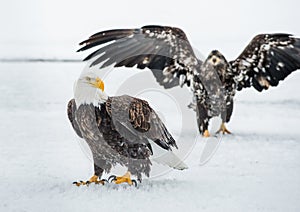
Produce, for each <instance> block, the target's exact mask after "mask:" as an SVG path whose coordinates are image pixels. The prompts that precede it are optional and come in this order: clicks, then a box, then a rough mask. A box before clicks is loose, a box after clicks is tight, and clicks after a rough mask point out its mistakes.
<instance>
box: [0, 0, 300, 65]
mask: <svg viewBox="0 0 300 212" xmlns="http://www.w3.org/2000/svg"><path fill="white" fill-rule="evenodd" d="M299 6H300V2H299V1H297V0H285V1H283V0H278V1H272V0H266V1H260V0H252V1H239V0H229V1H222V0H214V1H191V0H187V1H161V0H148V1H100V0H86V1H73V0H63V1H61V0H42V1H39V0H26V1H20V0H11V1H3V2H2V3H1V8H0V26H1V33H0V48H1V52H0V58H24V57H27V58H29V57H38V58H61V57H64V58H77V59H80V58H82V56H81V55H80V54H76V53H75V51H76V50H77V49H78V45H77V44H78V43H79V42H80V41H82V40H83V39H86V38H87V37H88V36H89V35H91V34H93V33H95V32H98V31H102V30H106V29H112V28H127V27H129V28H132V27H133V28H135V27H141V26H143V25H147V24H159V25H170V26H177V27H180V28H182V29H183V30H184V31H185V32H186V34H187V36H188V38H189V39H190V41H191V43H192V44H193V46H194V47H195V48H197V49H198V50H199V51H200V52H201V53H202V54H204V55H205V56H206V55H207V54H208V53H209V52H210V50H212V49H219V50H220V51H221V52H223V54H224V55H225V56H227V58H228V59H234V58H235V57H237V56H238V54H239V53H240V52H241V50H242V49H243V48H244V47H245V45H246V44H247V43H248V42H249V41H250V39H251V38H252V37H253V36H255V35H256V34H258V33H266V32H288V33H293V34H295V35H300V27H299V24H297V21H299V20H300V13H299V11H298V10H299Z"/></svg>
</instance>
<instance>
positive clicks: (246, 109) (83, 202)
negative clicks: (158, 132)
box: [0, 63, 300, 211]
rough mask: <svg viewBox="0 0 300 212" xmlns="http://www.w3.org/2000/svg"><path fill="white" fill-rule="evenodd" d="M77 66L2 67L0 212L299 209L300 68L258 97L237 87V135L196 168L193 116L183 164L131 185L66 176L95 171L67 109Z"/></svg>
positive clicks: (201, 144)
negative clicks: (78, 183) (84, 182)
mask: <svg viewBox="0 0 300 212" xmlns="http://www.w3.org/2000/svg"><path fill="white" fill-rule="evenodd" d="M83 67H84V64H81V63H0V79H1V81H2V82H1V83H0V93H1V98H0V117H1V125H0V132H1V142H0V167H1V169H0V179H1V186H0V199H1V201H0V211H120V210H128V211H183V210H185V211H299V210H300V203H299V202H300V131H299V124H300V113H299V109H300V92H298V91H299V86H298V82H299V80H300V73H294V74H292V75H291V76H289V77H288V78H287V79H286V80H285V81H284V82H283V83H281V84H280V85H279V87H276V88H271V89H270V90H269V91H266V92H264V93H259V94H258V93H257V92H255V91H254V90H252V89H248V90H245V91H242V92H240V93H238V95H237V97H236V105H235V110H234V115H233V117H232V121H231V123H230V124H229V125H228V128H229V129H230V130H232V131H233V132H234V134H233V135H226V136H224V137H223V138H222V139H221V143H220V145H219V146H218V149H217V150H216V152H215V154H214V155H213V156H212V157H211V159H210V160H209V161H208V162H207V163H205V164H203V165H199V164H200V157H201V153H202V151H203V149H204V148H205V147H206V145H209V143H208V141H206V140H205V139H202V138H201V137H193V133H192V132H195V131H196V126H195V125H196V124H195V120H191V124H190V125H189V126H188V128H189V129H185V130H186V131H184V138H185V141H186V142H190V143H189V145H190V146H191V147H192V149H191V150H192V151H191V152H190V154H188V158H187V159H186V160H185V162H186V163H187V164H188V165H189V167H190V168H189V169H188V170H185V171H177V170H174V171H171V172H167V173H166V174H164V175H160V176H157V177H153V178H150V179H144V181H143V183H142V184H140V185H139V187H138V188H134V187H129V186H126V185H121V186H116V185H113V184H106V185H105V186H101V185H99V186H98V185H97V186H96V185H91V186H89V187H76V186H74V185H72V182H73V181H76V180H87V179H88V178H89V177H90V176H91V175H92V174H93V167H92V164H91V161H90V160H89V158H88V157H87V155H86V153H85V152H84V151H82V145H79V143H78V139H77V137H76V135H75V133H74V132H73V129H72V128H71V126H70V124H69V122H68V120H67V115H66V104H67V102H68V100H69V99H70V98H72V95H73V83H74V81H75V80H76V79H77V77H78V76H79V74H80V72H81V69H82V68H83ZM114 85H115V86H116V85H117V84H114ZM109 87H113V85H110V86H108V88H107V89H109ZM109 92H111V93H114V92H112V90H111V91H109V90H108V91H107V93H108V94H110V93H109ZM148 101H150V103H151V101H153V99H149V100H148ZM153 102H155V101H153ZM186 104H188V102H187V103H186ZM164 113H166V112H165V111H164ZM191 114H192V112H191ZM170 116H172V114H165V119H166V122H167V123H170V121H168V117H170ZM171 122H173V120H172V121H171ZM167 126H169V125H168V124H167ZM173 127H176V125H170V126H169V128H170V131H172V130H173ZM175 134H176V132H175ZM194 141H196V143H194ZM192 144H194V145H192ZM107 176H109V175H105V176H104V177H107Z"/></svg>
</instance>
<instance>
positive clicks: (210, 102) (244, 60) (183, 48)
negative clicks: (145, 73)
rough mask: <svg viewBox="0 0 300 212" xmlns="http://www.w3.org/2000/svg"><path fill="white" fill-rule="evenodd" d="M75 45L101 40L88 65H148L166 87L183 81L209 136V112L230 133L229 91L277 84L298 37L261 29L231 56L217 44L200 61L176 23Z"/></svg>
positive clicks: (292, 62)
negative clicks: (241, 49)
mask: <svg viewBox="0 0 300 212" xmlns="http://www.w3.org/2000/svg"><path fill="white" fill-rule="evenodd" d="M81 45H84V46H83V47H82V48H81V49H79V50H78V51H83V50H87V49H90V48H92V47H95V46H99V45H101V46H100V48H99V47H98V49H97V50H96V51H94V52H93V53H91V54H90V55H89V56H88V57H86V58H85V60H89V61H91V66H94V65H99V67H100V68H102V67H106V66H110V65H112V66H114V67H121V66H125V67H137V68H138V69H144V68H149V69H150V70H151V71H152V72H153V74H154V76H155V77H156V80H157V81H158V83H159V84H160V85H162V86H164V87H165V88H171V87H174V86H177V85H180V86H183V85H184V84H186V85H187V86H188V87H190V88H191V90H192V92H193V94H194V102H195V103H194V105H195V110H196V113H197V121H198V128H199V131H200V133H201V134H203V135H204V136H209V132H208V124H209V120H210V119H211V118H212V117H216V116H221V118H222V125H221V127H220V130H219V132H223V133H230V132H229V131H228V130H227V129H226V127H225V124H224V123H226V122H229V121H230V118H231V115H232V110H233V97H234V95H235V93H236V91H237V90H238V91H239V90H242V89H243V88H247V87H254V88H255V89H256V90H258V91H262V90H264V89H268V88H269V87H270V86H277V85H278V83H279V81H281V80H284V79H285V78H286V77H287V76H288V75H289V74H290V73H292V72H293V71H295V70H297V69H298V68H300V39H299V38H295V37H293V36H292V35H290V34H284V33H276V34H259V35H257V36H255V37H254V38H253V39H252V41H251V42H250V43H249V45H248V46H247V47H246V48H245V50H244V51H243V52H242V53H241V54H240V56H239V57H238V58H237V59H235V60H233V61H230V62H227V60H226V59H225V57H224V56H223V55H222V54H221V53H220V52H219V51H217V50H214V51H212V52H211V53H210V54H209V55H208V57H207V58H206V59H205V60H204V61H201V60H200V59H199V58H197V57H196V55H195V53H194V51H193V49H192V46H191V45H190V43H189V41H188V39H187V37H186V35H185V33H184V32H183V31H182V30H181V29H179V28H175V27H168V26H144V27H142V28H137V29H116V30H108V31H102V32H99V33H96V34H94V35H92V36H91V37H89V38H88V39H87V40H85V41H83V42H81Z"/></svg>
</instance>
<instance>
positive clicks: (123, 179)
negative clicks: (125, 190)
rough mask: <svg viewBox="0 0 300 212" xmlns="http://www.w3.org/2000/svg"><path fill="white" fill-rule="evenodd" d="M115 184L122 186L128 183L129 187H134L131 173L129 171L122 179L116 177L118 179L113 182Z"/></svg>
mask: <svg viewBox="0 0 300 212" xmlns="http://www.w3.org/2000/svg"><path fill="white" fill-rule="evenodd" d="M113 182H114V183H115V184H121V183H128V184H129V185H132V184H133V183H132V180H131V178H130V172H129V171H127V172H126V174H124V175H123V176H121V177H116V179H115V180H114V181H113Z"/></svg>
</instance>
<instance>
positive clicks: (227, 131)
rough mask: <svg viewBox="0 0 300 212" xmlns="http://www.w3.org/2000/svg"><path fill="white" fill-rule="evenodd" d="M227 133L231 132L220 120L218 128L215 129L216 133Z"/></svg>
mask: <svg viewBox="0 0 300 212" xmlns="http://www.w3.org/2000/svg"><path fill="white" fill-rule="evenodd" d="M220 132H221V133H223V134H225V133H227V134H231V132H230V131H229V130H228V129H227V128H226V126H225V124H224V122H222V124H221V126H220V129H219V130H218V131H217V133H220Z"/></svg>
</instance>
